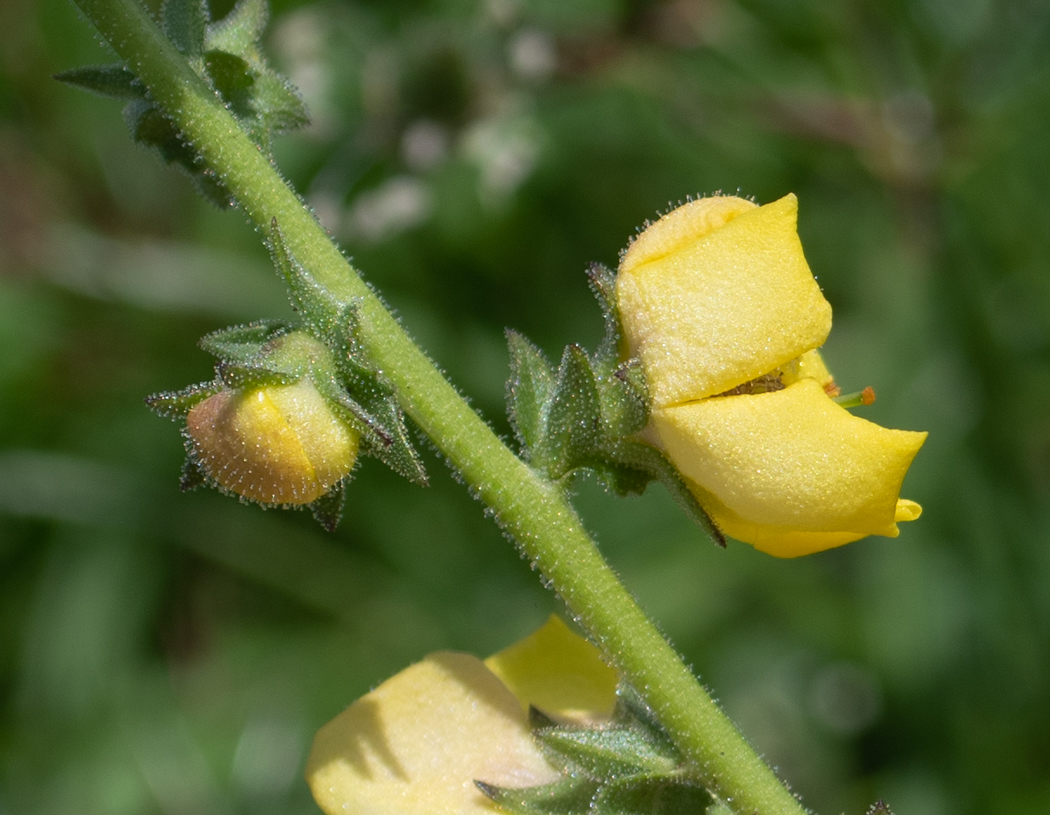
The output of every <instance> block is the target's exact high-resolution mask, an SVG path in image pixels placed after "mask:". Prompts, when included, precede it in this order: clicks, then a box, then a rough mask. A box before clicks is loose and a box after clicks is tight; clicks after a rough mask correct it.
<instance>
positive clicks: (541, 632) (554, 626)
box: [485, 614, 617, 722]
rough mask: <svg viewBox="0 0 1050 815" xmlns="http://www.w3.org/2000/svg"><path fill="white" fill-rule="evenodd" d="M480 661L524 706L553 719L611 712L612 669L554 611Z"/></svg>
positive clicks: (578, 718)
mask: <svg viewBox="0 0 1050 815" xmlns="http://www.w3.org/2000/svg"><path fill="white" fill-rule="evenodd" d="M485 665H486V666H488V668H489V670H491V671H492V672H493V673H494V674H496V676H498V677H499V678H500V679H501V680H502V681H503V684H504V685H506V686H507V687H508V688H509V689H510V691H511V692H512V693H513V694H514V695H515V696H516V697H517V698H518V701H519V702H520V703H521V705H522V709H523V710H527V709H528V707H529V705H533V706H535V707H537V708H539V709H540V710H542V711H543V712H544V713H546V714H547V715H549V716H553V717H554V718H556V719H559V720H569V721H578V722H582V721H589V720H593V719H595V718H596V717H597V718H606V717H608V716H611V715H612V712H613V708H614V707H615V706H616V683H617V675H616V671H615V670H613V669H612V668H610V667H609V666H608V665H606V664H605V661H604V660H603V659H602V656H601V652H600V651H599V650H598V649H597V648H595V647H594V646H593V645H591V643H589V642H587V640H585V639H583V638H582V637H579V636H577V635H576V634H574V633H573V632H572V631H571V630H569V627H568V626H567V625H566V624H565V623H564V622H562V620H561V618H560V617H558V616H557V615H555V614H552V615H551V616H550V618H549V619H548V620H547V622H546V623H544V625H543V626H542V627H540V628H539V629H537V630H536V631H534V632H533V633H532V634H530V635H529V636H528V637H525V639H523V640H519V641H518V642H516V643H514V645H511V646H509V647H507V648H504V649H503V650H502V651H500V652H499V653H497V654H493V655H492V656H490V657H489V658H488V659H486V660H485Z"/></svg>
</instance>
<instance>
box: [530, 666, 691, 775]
mask: <svg viewBox="0 0 1050 815" xmlns="http://www.w3.org/2000/svg"><path fill="white" fill-rule="evenodd" d="M616 696H617V701H616V709H615V710H614V712H613V716H612V720H611V721H610V722H608V723H605V724H601V725H591V726H587V725H575V724H559V723H558V722H556V721H554V720H552V719H551V718H549V717H548V716H546V714H544V713H542V712H541V711H538V710H536V709H535V708H533V709H530V711H529V726H530V728H531V729H532V734H533V736H534V737H535V738H536V740H537V741H538V742H539V744H540V747H541V749H542V750H543V752H544V755H545V756H546V757H547V759H548V761H550V763H551V764H553V765H554V766H555V767H558V768H559V769H561V770H562V772H566V773H570V774H573V775H575V774H579V773H583V774H585V775H587V776H588V777H590V778H593V779H594V780H596V781H609V780H612V779H616V778H624V777H627V776H645V777H658V776H660V777H662V776H669V777H670V776H673V777H675V778H677V777H678V776H679V775H680V769H679V768H680V765H681V763H682V762H681V757H680V754H679V752H678V748H677V747H675V745H674V743H673V742H672V741H671V740H670V738H668V736H667V734H666V733H665V732H664V730H663V728H662V727H661V726H660V723H659V721H658V720H657V718H656V715H655V714H654V713H653V711H652V709H651V708H650V707H649V706H648V705H647V704H646V703H645V700H644V699H642V697H641V696H640V695H639V694H638V693H637V692H636V691H635V690H634V689H633V688H632V687H631V686H629V685H626V684H624V683H621V684H620V686H619V687H618V688H617V689H616Z"/></svg>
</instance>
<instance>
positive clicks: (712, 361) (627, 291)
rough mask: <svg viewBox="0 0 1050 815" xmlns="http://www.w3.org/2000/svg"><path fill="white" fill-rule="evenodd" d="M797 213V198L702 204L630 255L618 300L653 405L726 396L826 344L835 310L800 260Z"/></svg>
mask: <svg viewBox="0 0 1050 815" xmlns="http://www.w3.org/2000/svg"><path fill="white" fill-rule="evenodd" d="M797 214H798V202H797V200H796V198H795V196H794V195H788V196H785V197H784V198H781V199H780V200H779V201H775V202H773V203H771V204H767V205H766V206H763V207H755V206H754V205H753V204H751V203H750V202H747V201H743V199H733V198H730V199H726V198H707V199H701V200H699V201H695V202H693V203H692V204H687V205H685V206H684V207H680V208H679V209H677V210H675V211H674V212H672V213H670V214H669V215H667V216H665V217H664V218H663V219H661V220H660V221H657V222H656V223H655V224H654V225H652V226H650V227H649V228H648V229H647V230H646V231H645V232H643V233H642V235H641V236H640V237H639V238H638V239H637V240H636V241H635V243H634V244H633V245H632V246H631V248H630V249H629V250H628V251H627V252H626V253H625V255H624V257H623V260H622V262H621V264H620V273H619V276H618V278H617V301H618V304H619V307H620V313H621V317H622V320H623V326H624V332H625V335H626V337H627V340H628V344H629V346H630V350H631V353H632V355H637V356H639V357H640V358H641V360H642V364H643V366H644V367H645V372H646V377H647V380H648V384H649V390H650V395H651V397H652V400H653V405H654V406H655V407H657V408H659V407H663V406H665V405H672V404H677V403H680V402H684V401H689V400H695V399H703V398H704V397H707V396H713V395H716V394H719V393H724V392H725V391H727V390H730V389H732V388H734V387H736V386H738V385H741V384H743V383H745V382H748V381H750V380H752V379H755V378H756V377H759V376H761V375H763V374H766V373H768V372H769V371H771V370H773V369H775V368H778V367H779V366H781V365H784V364H785V363H788V362H790V361H791V360H793V359H795V358H797V357H799V356H801V355H802V354H803V353H805V352H806V351H809V350H811V349H814V348H817V347H819V346H820V345H822V344H823V342H824V340H825V339H826V337H827V335H828V332H829V331H830V330H831V306H830V305H829V304H828V302H827V300H825V299H824V296H823V294H822V293H821V291H820V287H819V286H818V285H817V283H816V281H815V280H814V279H813V275H812V273H811V272H810V269H809V265H808V264H807V263H806V259H805V256H804V255H803V253H802V244H801V243H800V242H799V239H798V233H797V231H796V222H797ZM665 222H666V223H665ZM650 233H652V235H651V236H650Z"/></svg>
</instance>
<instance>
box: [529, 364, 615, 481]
mask: <svg viewBox="0 0 1050 815" xmlns="http://www.w3.org/2000/svg"><path fill="white" fill-rule="evenodd" d="M602 441H603V439H602V427H601V402H600V400H599V397H598V384H597V382H596V380H595V375H594V371H593V370H592V368H591V363H590V360H589V359H588V357H587V352H586V351H584V350H583V348H581V347H580V346H578V345H570V346H568V347H567V348H566V349H565V352H564V354H563V355H562V358H561V365H559V366H558V378H557V380H556V382H555V385H554V392H553V393H552V394H551V397H550V402H549V407H548V409H547V436H546V439H545V440H544V444H543V445H542V446H541V448H540V449H542V450H543V452H544V458H545V459H546V461H545V464H546V469H547V472H548V473H549V475H550V476H551V478H554V479H559V478H562V477H563V476H564V475H566V473H568V472H570V471H572V470H574V469H576V468H577V467H580V466H581V465H582V466H586V462H588V461H589V460H590V459H592V458H593V452H594V451H595V450H596V449H598V448H600V447H601V444H602Z"/></svg>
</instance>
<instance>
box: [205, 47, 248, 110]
mask: <svg viewBox="0 0 1050 815" xmlns="http://www.w3.org/2000/svg"><path fill="white" fill-rule="evenodd" d="M204 72H205V74H207V77H208V79H209V80H210V81H211V84H212V86H213V87H214V88H215V90H217V91H218V92H219V96H221V97H222V101H223V102H225V103H226V106H227V107H228V108H229V109H230V112H231V113H233V115H234V116H236V117H237V118H238V119H241V120H245V119H248V120H250V119H251V118H252V117H253V116H254V115H255V107H254V105H253V99H254V98H253V94H252V90H253V87H254V85H255V71H254V70H253V69H252V67H251V66H250V65H249V64H248V63H247V62H246V61H245V60H243V59H241V58H240V57H238V56H236V55H234V54H227V53H226V52H225V51H207V52H206V53H205V54H204Z"/></svg>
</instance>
